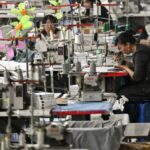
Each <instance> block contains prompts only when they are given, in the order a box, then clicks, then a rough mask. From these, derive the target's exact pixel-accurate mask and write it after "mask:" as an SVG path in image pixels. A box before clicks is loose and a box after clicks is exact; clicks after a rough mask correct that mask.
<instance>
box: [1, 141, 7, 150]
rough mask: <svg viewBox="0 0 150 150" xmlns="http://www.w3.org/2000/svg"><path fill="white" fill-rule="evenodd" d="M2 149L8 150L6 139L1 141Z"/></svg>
mask: <svg viewBox="0 0 150 150" xmlns="http://www.w3.org/2000/svg"><path fill="white" fill-rule="evenodd" d="M0 149H1V150H6V148H5V140H4V139H2V140H1V148H0Z"/></svg>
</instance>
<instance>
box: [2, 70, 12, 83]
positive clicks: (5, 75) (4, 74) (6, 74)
mask: <svg viewBox="0 0 150 150" xmlns="http://www.w3.org/2000/svg"><path fill="white" fill-rule="evenodd" d="M3 76H4V84H9V79H10V75H9V72H8V71H7V70H4V72H3Z"/></svg>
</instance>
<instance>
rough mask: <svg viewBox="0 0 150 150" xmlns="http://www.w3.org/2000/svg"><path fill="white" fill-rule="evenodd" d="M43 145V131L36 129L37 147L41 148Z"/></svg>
mask: <svg viewBox="0 0 150 150" xmlns="http://www.w3.org/2000/svg"><path fill="white" fill-rule="evenodd" d="M43 145H44V131H43V129H38V131H37V146H38V148H41V147H42V146H43Z"/></svg>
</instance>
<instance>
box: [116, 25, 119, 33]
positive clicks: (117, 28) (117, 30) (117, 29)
mask: <svg viewBox="0 0 150 150" xmlns="http://www.w3.org/2000/svg"><path fill="white" fill-rule="evenodd" d="M115 32H116V33H118V32H119V27H118V25H117V24H115Z"/></svg>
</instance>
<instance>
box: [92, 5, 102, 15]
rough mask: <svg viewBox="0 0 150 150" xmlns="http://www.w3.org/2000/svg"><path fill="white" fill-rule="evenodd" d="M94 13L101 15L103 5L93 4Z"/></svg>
mask: <svg viewBox="0 0 150 150" xmlns="http://www.w3.org/2000/svg"><path fill="white" fill-rule="evenodd" d="M93 15H94V16H97V15H98V16H99V15H101V7H100V6H97V4H93Z"/></svg>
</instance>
